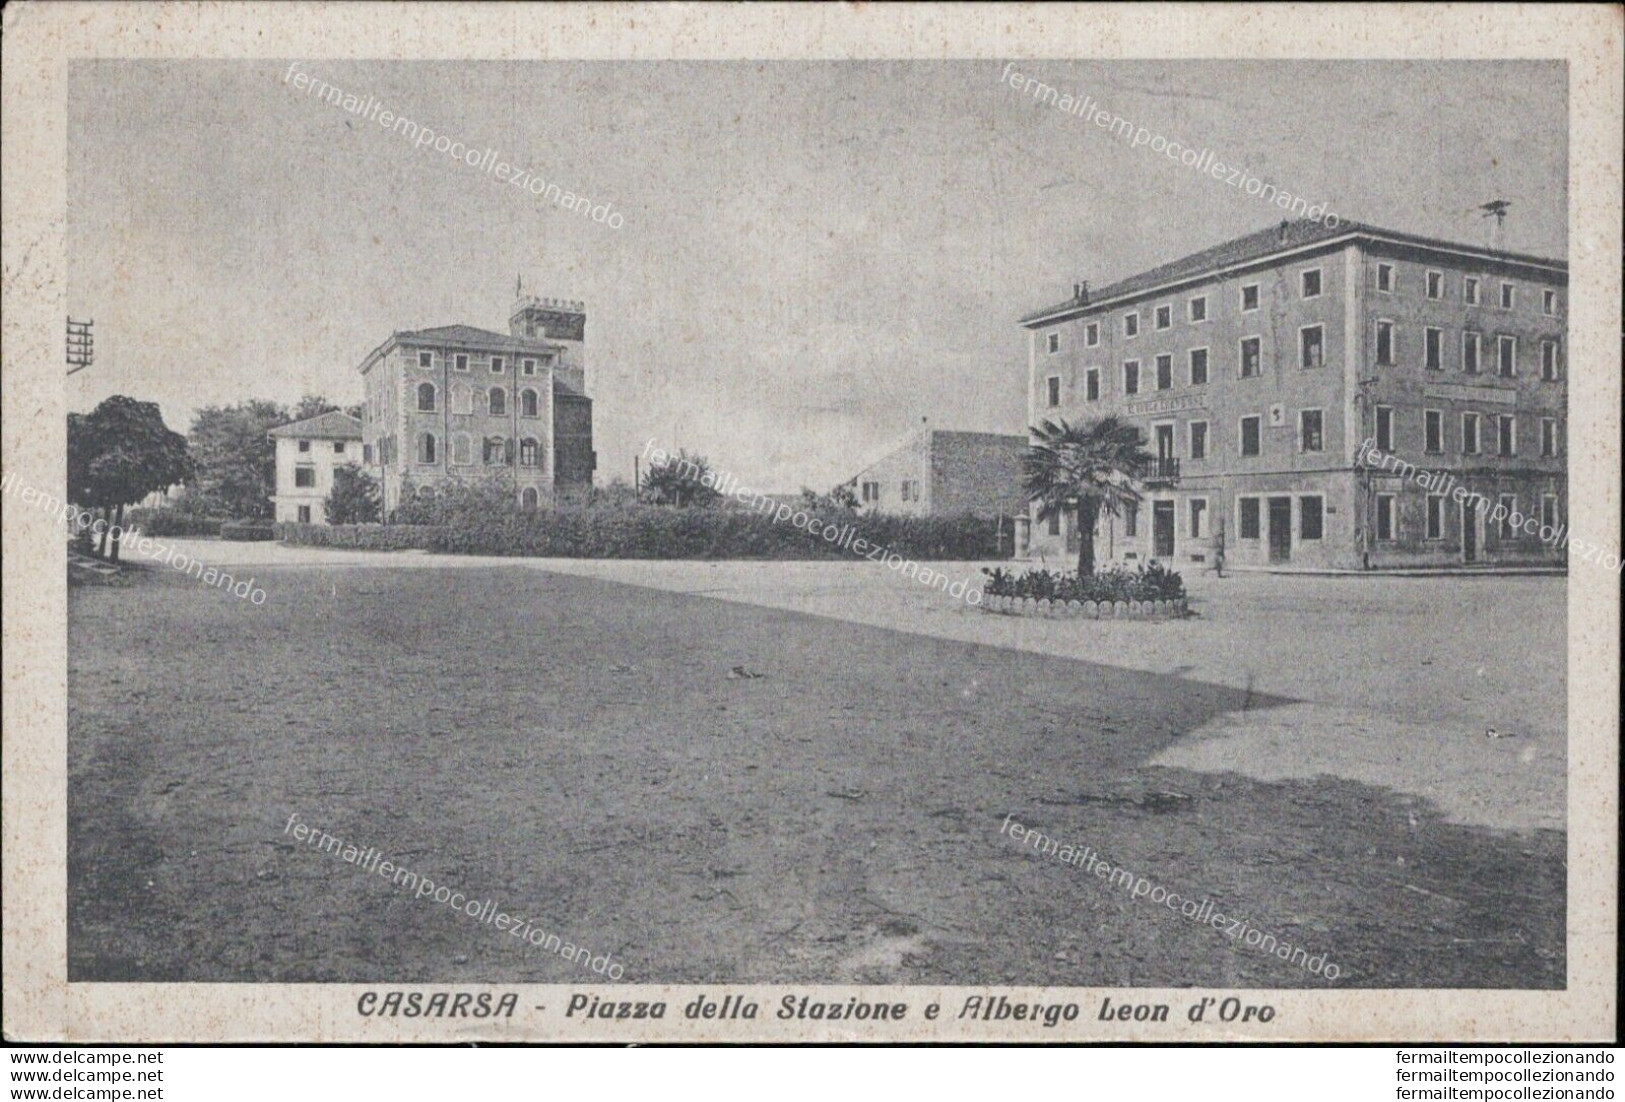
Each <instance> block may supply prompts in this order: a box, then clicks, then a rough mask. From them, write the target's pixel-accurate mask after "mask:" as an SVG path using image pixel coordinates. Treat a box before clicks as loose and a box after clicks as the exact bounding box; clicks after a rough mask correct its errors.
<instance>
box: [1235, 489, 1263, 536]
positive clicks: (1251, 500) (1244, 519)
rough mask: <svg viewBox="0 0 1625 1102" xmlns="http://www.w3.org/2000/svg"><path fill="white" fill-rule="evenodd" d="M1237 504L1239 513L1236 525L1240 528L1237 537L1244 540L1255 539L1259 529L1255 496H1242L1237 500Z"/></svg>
mask: <svg viewBox="0 0 1625 1102" xmlns="http://www.w3.org/2000/svg"><path fill="white" fill-rule="evenodd" d="M1238 505H1239V513H1240V520H1239V521H1238V527H1239V528H1240V529H1241V534H1240V537H1239V538H1241V539H1244V540H1255V539H1257V538H1258V529H1259V525H1258V499H1257V498H1256V497H1244V498H1241V499H1240V500H1239V502H1238Z"/></svg>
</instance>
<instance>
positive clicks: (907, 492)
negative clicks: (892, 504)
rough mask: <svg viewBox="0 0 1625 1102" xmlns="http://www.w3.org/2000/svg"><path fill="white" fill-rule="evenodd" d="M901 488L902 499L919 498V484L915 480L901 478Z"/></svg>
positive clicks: (916, 499) (914, 499)
mask: <svg viewBox="0 0 1625 1102" xmlns="http://www.w3.org/2000/svg"><path fill="white" fill-rule="evenodd" d="M901 490H902V497H903V500H904V501H918V500H920V484H919V483H918V482H915V481H914V480H913V479H908V478H905V479H903V484H902V486H901Z"/></svg>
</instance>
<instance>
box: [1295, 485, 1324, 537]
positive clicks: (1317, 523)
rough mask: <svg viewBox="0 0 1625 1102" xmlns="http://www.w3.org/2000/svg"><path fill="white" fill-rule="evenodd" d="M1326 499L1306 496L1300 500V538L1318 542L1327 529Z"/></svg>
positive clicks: (1317, 495) (1312, 495) (1314, 495)
mask: <svg viewBox="0 0 1625 1102" xmlns="http://www.w3.org/2000/svg"><path fill="white" fill-rule="evenodd" d="M1325 514H1326V499H1325V498H1323V497H1321V496H1320V495H1319V494H1305V495H1304V496H1303V497H1300V498H1299V499H1298V538H1299V539H1301V540H1318V539H1320V537H1321V533H1323V532H1324V531H1325V529H1326V517H1325Z"/></svg>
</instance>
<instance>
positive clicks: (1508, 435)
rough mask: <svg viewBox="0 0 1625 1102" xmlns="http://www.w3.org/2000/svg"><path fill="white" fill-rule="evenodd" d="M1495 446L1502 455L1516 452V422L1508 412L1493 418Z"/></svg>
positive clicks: (1515, 453)
mask: <svg viewBox="0 0 1625 1102" xmlns="http://www.w3.org/2000/svg"><path fill="white" fill-rule="evenodd" d="M1495 447H1496V451H1497V453H1498V454H1500V455H1502V456H1503V457H1509V458H1510V457H1511V456H1514V455H1517V454H1518V422H1517V421H1516V420H1515V419H1514V418H1513V416H1512V414H1510V413H1503V414H1501V415H1500V416H1499V417H1497V418H1496V420H1495Z"/></svg>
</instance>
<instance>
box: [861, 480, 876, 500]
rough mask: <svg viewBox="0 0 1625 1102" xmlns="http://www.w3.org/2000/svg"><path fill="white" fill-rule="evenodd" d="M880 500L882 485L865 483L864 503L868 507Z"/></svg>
mask: <svg viewBox="0 0 1625 1102" xmlns="http://www.w3.org/2000/svg"><path fill="white" fill-rule="evenodd" d="M879 500H880V483H878V482H865V483H864V484H863V501H864V504H865V505H867V504H870V503H871V502H876V501H879Z"/></svg>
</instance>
